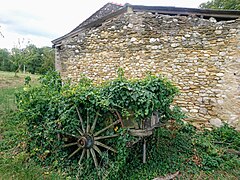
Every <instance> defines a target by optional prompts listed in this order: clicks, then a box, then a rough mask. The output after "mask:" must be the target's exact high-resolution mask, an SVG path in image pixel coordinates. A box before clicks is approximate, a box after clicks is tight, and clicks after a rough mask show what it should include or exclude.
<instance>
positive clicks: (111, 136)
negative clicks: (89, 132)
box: [94, 134, 119, 140]
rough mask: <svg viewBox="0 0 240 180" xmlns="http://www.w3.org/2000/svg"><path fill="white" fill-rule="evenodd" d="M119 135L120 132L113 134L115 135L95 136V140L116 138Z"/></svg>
mask: <svg viewBox="0 0 240 180" xmlns="http://www.w3.org/2000/svg"><path fill="white" fill-rule="evenodd" d="M118 136H119V135H118V134H113V135H110V136H99V137H95V138H94V140H100V139H110V138H115V137H118Z"/></svg>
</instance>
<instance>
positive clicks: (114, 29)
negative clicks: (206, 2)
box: [56, 12, 240, 128]
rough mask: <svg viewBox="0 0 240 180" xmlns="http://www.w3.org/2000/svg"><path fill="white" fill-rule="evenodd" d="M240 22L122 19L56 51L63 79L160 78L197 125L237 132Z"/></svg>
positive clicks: (134, 15) (153, 16)
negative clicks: (230, 127) (119, 72)
mask: <svg viewBox="0 0 240 180" xmlns="http://www.w3.org/2000/svg"><path fill="white" fill-rule="evenodd" d="M239 49H240V19H237V20H231V21H220V22H217V21H216V20H215V19H214V18H210V19H208V20H207V19H202V18H198V17H190V16H166V15H160V14H152V13H146V12H137V13H136V12H135V13H133V12H132V13H124V14H122V15H119V16H118V17H115V18H112V19H111V20H109V21H107V22H105V23H103V24H102V25H101V26H99V27H94V28H89V29H85V30H83V31H81V32H80V33H79V34H77V35H76V36H74V37H71V38H68V39H65V40H64V41H63V42H62V46H61V47H58V51H57V52H58V56H57V58H59V59H56V61H58V62H56V64H58V65H59V66H58V69H60V70H61V73H62V76H63V77H68V78H72V79H73V80H74V81H77V80H78V78H79V77H80V76H81V74H85V75H86V76H88V77H89V78H91V79H93V80H94V82H97V83H98V82H102V81H105V80H109V79H112V78H114V77H116V72H117V69H118V68H119V67H121V68H123V69H124V70H125V75H126V76H127V77H128V78H135V77H137V78H141V77H143V76H145V75H146V73H148V72H151V73H152V74H162V75H164V76H166V77H168V78H169V79H171V80H172V81H173V82H174V83H175V84H176V85H177V86H178V87H179V89H180V91H181V95H180V96H179V97H177V98H176V101H175V102H176V103H177V104H178V105H180V106H181V107H182V108H183V110H184V111H185V112H187V115H188V117H189V118H188V119H189V120H191V121H193V123H195V124H200V125H201V124H204V125H208V124H209V122H210V123H212V124H214V125H217V126H219V125H221V123H222V122H227V123H229V124H231V125H234V126H235V127H238V128H240V110H239V109H240V54H239Z"/></svg>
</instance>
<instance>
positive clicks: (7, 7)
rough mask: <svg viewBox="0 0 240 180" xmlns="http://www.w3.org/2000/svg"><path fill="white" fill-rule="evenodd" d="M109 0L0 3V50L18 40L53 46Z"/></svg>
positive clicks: (182, 2) (186, 2)
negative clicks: (57, 39) (52, 43)
mask: <svg viewBox="0 0 240 180" xmlns="http://www.w3.org/2000/svg"><path fill="white" fill-rule="evenodd" d="M204 1H206V0H175V1H169V0H161V1H159V0H158V1H157V0H128V1H126V0H115V1H114V2H116V3H119V4H125V3H126V2H128V3H130V4H135V5H158V6H178V7H195V8H196V7H198V5H199V4H200V3H202V2H204ZM108 2H109V1H108V0H98V1H93V0H88V1H81V0H68V1H67V0H50V1H49V0H41V1H40V0H36V1H33V0H21V1H19V0H7V1H6V0H0V4H1V6H0V26H1V27H0V31H1V32H2V33H3V34H4V36H5V38H2V37H1V36H0V48H4V47H6V48H11V47H13V45H14V43H15V44H16V43H17V41H18V39H19V38H20V39H22V38H25V39H30V40H31V42H32V43H34V44H36V45H37V46H44V45H48V46H51V40H53V39H55V38H58V37H59V36H62V35H64V34H66V33H68V32H69V31H71V30H72V29H74V28H75V27H76V26H78V25H79V24H80V23H81V22H82V21H84V20H85V19H86V18H88V17H89V16H91V15H92V14H93V13H94V12H95V11H97V10H98V9H99V8H101V7H102V6H103V5H105V4H106V3H108Z"/></svg>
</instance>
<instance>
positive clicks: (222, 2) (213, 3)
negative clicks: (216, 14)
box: [199, 0, 240, 10]
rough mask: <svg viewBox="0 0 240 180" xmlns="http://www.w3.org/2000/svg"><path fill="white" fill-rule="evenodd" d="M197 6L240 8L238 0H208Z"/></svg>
mask: <svg viewBox="0 0 240 180" xmlns="http://www.w3.org/2000/svg"><path fill="white" fill-rule="evenodd" d="M199 7H200V8H203V9H229V10H240V2H239V0H210V1H208V2H206V3H202V4H200V6H199Z"/></svg>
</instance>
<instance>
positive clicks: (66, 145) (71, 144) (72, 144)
mask: <svg viewBox="0 0 240 180" xmlns="http://www.w3.org/2000/svg"><path fill="white" fill-rule="evenodd" d="M77 144H78V143H77V142H74V143H69V144H64V145H63V146H62V147H64V148H65V147H70V146H74V145H77Z"/></svg>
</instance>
